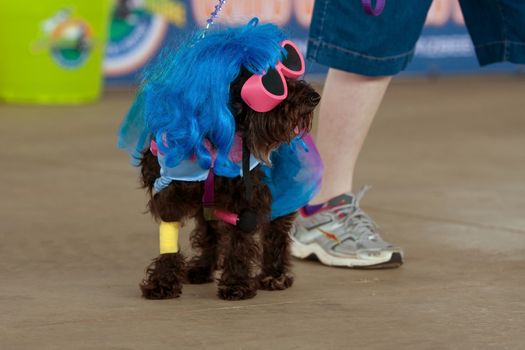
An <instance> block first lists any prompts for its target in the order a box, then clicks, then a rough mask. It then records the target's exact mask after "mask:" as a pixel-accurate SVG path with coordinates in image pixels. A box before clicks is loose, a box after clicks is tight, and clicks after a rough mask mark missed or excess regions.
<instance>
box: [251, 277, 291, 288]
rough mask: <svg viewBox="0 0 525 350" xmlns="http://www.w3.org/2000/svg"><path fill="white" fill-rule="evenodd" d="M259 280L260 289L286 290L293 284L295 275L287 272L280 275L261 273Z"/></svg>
mask: <svg viewBox="0 0 525 350" xmlns="http://www.w3.org/2000/svg"><path fill="white" fill-rule="evenodd" d="M257 280H258V282H259V289H263V290H284V289H286V288H290V287H291V286H292V284H293V276H292V275H290V274H287V273H283V274H282V275H280V276H279V277H272V276H266V275H259V277H258V278H257Z"/></svg>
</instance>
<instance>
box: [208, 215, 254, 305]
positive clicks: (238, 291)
mask: <svg viewBox="0 0 525 350" xmlns="http://www.w3.org/2000/svg"><path fill="white" fill-rule="evenodd" d="M224 225H227V226H225V227H224V230H222V229H221V235H223V237H226V241H227V243H226V242H225V243H226V245H227V246H226V247H224V250H225V251H224V262H223V271H222V275H221V278H220V279H219V291H218V296H219V298H221V299H225V300H241V299H250V298H253V297H254V296H255V295H256V294H257V285H256V283H255V280H254V278H253V277H252V275H251V270H252V265H253V262H254V260H255V259H257V257H258V255H259V254H258V248H257V245H256V243H255V241H254V238H253V234H252V233H246V232H243V231H241V230H240V229H239V228H237V227H235V226H232V225H229V224H224Z"/></svg>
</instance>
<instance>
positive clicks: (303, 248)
mask: <svg viewBox="0 0 525 350" xmlns="http://www.w3.org/2000/svg"><path fill="white" fill-rule="evenodd" d="M291 253H292V255H293V256H294V257H296V258H299V259H306V258H308V257H310V256H315V257H316V258H317V260H319V261H320V262H321V263H322V264H324V265H328V266H339V267H351V268H356V269H388V268H396V267H399V266H401V265H403V254H402V253H401V252H396V251H392V252H384V253H386V254H385V255H384V256H383V257H382V258H378V259H366V260H365V259H360V258H357V257H356V258H351V257H348V258H341V257H337V256H333V255H330V254H328V253H327V252H326V251H325V250H324V249H323V248H322V247H321V246H319V245H318V244H316V243H311V244H303V243H300V242H298V241H297V240H296V239H295V238H294V237H292V247H291Z"/></svg>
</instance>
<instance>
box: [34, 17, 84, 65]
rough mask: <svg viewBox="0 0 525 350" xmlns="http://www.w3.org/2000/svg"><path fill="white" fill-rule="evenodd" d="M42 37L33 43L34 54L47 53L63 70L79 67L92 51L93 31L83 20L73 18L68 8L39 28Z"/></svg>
mask: <svg viewBox="0 0 525 350" xmlns="http://www.w3.org/2000/svg"><path fill="white" fill-rule="evenodd" d="M40 28H41V30H42V33H43V37H42V38H41V39H40V40H38V41H37V42H35V44H34V46H33V49H34V51H35V52H42V51H48V52H49V53H50V54H51V56H52V57H53V60H54V61H55V62H56V63H58V64H59V65H60V66H62V67H64V68H77V67H80V66H81V65H82V64H83V63H84V62H85V61H86V59H87V58H88V56H89V53H90V52H91V51H92V49H93V45H94V40H93V30H92V28H91V26H90V25H89V23H87V22H86V21H85V20H83V19H81V18H78V17H74V16H73V15H72V10H71V9H69V8H65V9H61V10H59V11H58V12H57V13H56V14H55V15H53V16H52V17H51V18H48V19H46V20H45V21H43V22H42V23H41V26H40Z"/></svg>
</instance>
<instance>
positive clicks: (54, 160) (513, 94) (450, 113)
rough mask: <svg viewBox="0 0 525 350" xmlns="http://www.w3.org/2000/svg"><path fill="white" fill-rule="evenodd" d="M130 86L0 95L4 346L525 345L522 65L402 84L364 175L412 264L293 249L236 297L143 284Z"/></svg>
mask: <svg viewBox="0 0 525 350" xmlns="http://www.w3.org/2000/svg"><path fill="white" fill-rule="evenodd" d="M130 98H131V95H130V93H129V92H108V93H107V94H106V96H105V97H104V99H103V101H102V102H100V103H97V104H92V105H87V106H84V107H62V108H56V107H55V108H52V107H45V108H44V107H18V106H6V105H0V149H1V151H0V164H1V171H0V194H1V200H0V242H1V243H0V349H2V350H11V349H39V350H43V349H97V350H98V349H148V350H152V349H358V348H363V349H524V348H525V331H524V329H525V272H524V270H525V215H524V214H525V81H524V80H523V79H518V78H515V77H514V78H504V77H497V78H495V77H483V78H479V77H478V78H463V79H444V80H438V81H426V80H425V81H410V82H408V81H403V82H397V83H394V84H393V86H392V87H391V89H390V90H389V92H388V94H387V96H386V99H385V102H384V104H383V106H382V108H381V110H380V112H379V116H378V118H377V121H376V122H375V124H374V126H373V129H372V132H371V134H370V137H369V139H368V140H367V143H366V145H365V149H364V151H363V154H362V156H361V159H360V163H359V171H358V174H357V178H356V183H357V184H364V183H368V184H372V185H373V186H374V190H373V191H371V192H370V193H369V195H368V196H367V198H366V199H365V201H364V205H365V208H366V209H367V210H368V211H369V213H370V214H371V215H372V216H373V217H374V218H375V219H376V221H378V222H379V223H380V224H381V226H382V228H383V229H384V230H385V234H384V237H385V238H386V239H387V240H389V241H391V242H395V243H396V244H399V245H401V246H402V247H403V248H404V249H405V253H406V264H405V265H404V266H403V267H401V268H399V269H394V270H382V271H363V270H350V269H343V268H329V267H325V266H321V265H319V264H318V263H316V262H311V261H295V274H296V283H295V284H294V286H293V288H291V289H289V290H287V291H284V292H264V291H261V292H259V294H258V296H257V297H256V298H255V299H252V300H249V301H242V302H226V301H222V300H219V299H217V297H216V296H215V286H214V285H212V284H209V285H200V286H191V285H188V286H185V289H184V294H183V296H182V297H181V298H180V299H177V300H168V301H147V300H143V299H141V298H140V295H139V291H138V287H137V283H138V281H139V280H140V278H141V277H142V272H143V269H144V266H145V265H146V263H147V262H148V260H149V259H150V258H152V257H154V256H156V254H157V228H156V225H155V224H154V223H153V222H152V220H151V219H150V218H149V217H148V216H146V215H143V214H142V212H143V210H144V204H145V196H144V194H143V193H142V192H141V191H139V190H137V189H136V188H137V181H136V173H135V171H134V170H133V169H132V168H130V167H129V166H128V161H127V159H126V156H125V155H124V154H122V153H120V152H119V151H117V150H116V149H115V146H114V145H115V129H116V128H117V126H118V124H119V121H120V119H121V118H122V116H123V115H124V113H125V111H126V109H127V107H128V105H129V103H130ZM355 103H359V101H355ZM186 247H187V242H186V241H184V242H183V249H185V250H186Z"/></svg>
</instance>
